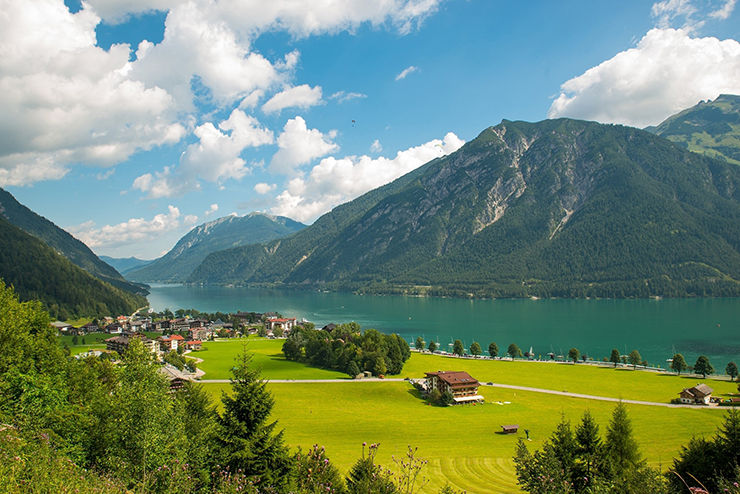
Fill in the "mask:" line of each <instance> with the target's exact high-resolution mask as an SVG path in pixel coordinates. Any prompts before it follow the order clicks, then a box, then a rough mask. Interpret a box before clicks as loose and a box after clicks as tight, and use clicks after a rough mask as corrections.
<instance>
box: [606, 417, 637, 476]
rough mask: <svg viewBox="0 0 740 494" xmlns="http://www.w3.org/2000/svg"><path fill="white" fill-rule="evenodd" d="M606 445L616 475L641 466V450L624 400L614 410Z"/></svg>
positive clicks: (607, 431)
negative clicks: (633, 432)
mask: <svg viewBox="0 0 740 494" xmlns="http://www.w3.org/2000/svg"><path fill="white" fill-rule="evenodd" d="M604 446H605V449H606V456H607V459H608V460H609V462H610V464H611V468H612V471H613V473H614V475H615V476H617V477H621V476H622V475H624V474H625V473H626V472H627V471H628V470H630V469H632V468H636V467H639V466H640V451H639V447H638V445H637V441H635V438H634V436H633V435H632V421H631V420H630V419H629V417H628V416H627V407H626V406H625V405H624V403H622V402H620V403H619V404H618V405H617V406H616V407H615V408H614V411H613V412H612V419H611V421H610V422H609V425H608V426H607V427H606V441H605V443H604Z"/></svg>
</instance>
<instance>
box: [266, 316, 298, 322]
mask: <svg viewBox="0 0 740 494" xmlns="http://www.w3.org/2000/svg"><path fill="white" fill-rule="evenodd" d="M268 321H270V322H290V321H295V317H291V318H285V317H281V318H277V317H271V318H270V319H268Z"/></svg>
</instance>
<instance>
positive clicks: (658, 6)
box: [650, 0, 697, 28]
mask: <svg viewBox="0 0 740 494" xmlns="http://www.w3.org/2000/svg"><path fill="white" fill-rule="evenodd" d="M650 12H651V14H652V15H653V17H655V18H656V19H657V22H658V27H661V28H667V27H670V26H671V25H672V24H673V21H674V19H676V18H677V17H683V18H684V23H685V24H684V25H685V26H691V25H693V24H694V21H693V19H692V16H693V15H694V14H695V13H696V12H697V8H696V7H695V6H694V4H693V0H664V1H662V2H656V3H654V4H653V7H652V9H651V10H650Z"/></svg>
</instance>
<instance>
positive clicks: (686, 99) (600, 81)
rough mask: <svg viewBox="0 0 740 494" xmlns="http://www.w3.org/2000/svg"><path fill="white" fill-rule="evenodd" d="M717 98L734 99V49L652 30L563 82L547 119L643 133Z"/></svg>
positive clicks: (739, 69) (738, 84)
mask: <svg viewBox="0 0 740 494" xmlns="http://www.w3.org/2000/svg"><path fill="white" fill-rule="evenodd" d="M721 93H730V94H738V93H740V43H738V42H737V41H735V40H733V39H728V40H724V41H720V40H718V39H717V38H711V37H707V38H692V37H691V36H690V35H689V33H688V32H687V31H685V30H674V29H653V30H651V31H649V32H648V33H647V34H646V35H645V37H644V38H642V40H641V41H640V42H639V43H638V45H637V46H636V47H635V48H632V49H630V50H627V51H624V52H621V53H619V54H617V55H616V56H614V57H613V58H612V59H610V60H607V61H605V62H603V63H601V64H600V65H598V66H596V67H593V68H591V69H589V70H587V71H586V72H585V73H584V74H582V75H580V76H578V77H575V78H573V79H571V80H569V81H567V82H565V83H564V84H563V85H562V86H561V92H560V94H559V95H558V97H557V98H556V99H555V101H554V102H553V103H552V106H551V107H550V110H549V111H548V115H547V116H548V117H549V118H556V117H571V118H580V119H586V120H596V121H599V122H605V123H620V124H625V125H633V126H636V127H645V126H647V125H654V124H658V123H660V122H661V121H663V120H664V119H665V118H667V117H669V116H670V115H672V114H674V113H676V112H678V111H680V110H683V109H685V108H688V107H691V106H693V105H695V104H696V103H698V102H699V101H701V100H706V99H714V98H716V97H717V96H718V95H719V94H721Z"/></svg>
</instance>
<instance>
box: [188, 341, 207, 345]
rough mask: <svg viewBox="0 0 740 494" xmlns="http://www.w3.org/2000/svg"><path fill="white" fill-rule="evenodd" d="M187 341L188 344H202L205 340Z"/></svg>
mask: <svg viewBox="0 0 740 494" xmlns="http://www.w3.org/2000/svg"><path fill="white" fill-rule="evenodd" d="M185 343H187V344H188V345H202V344H203V342H202V341H199V340H193V341H186V342H185Z"/></svg>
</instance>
